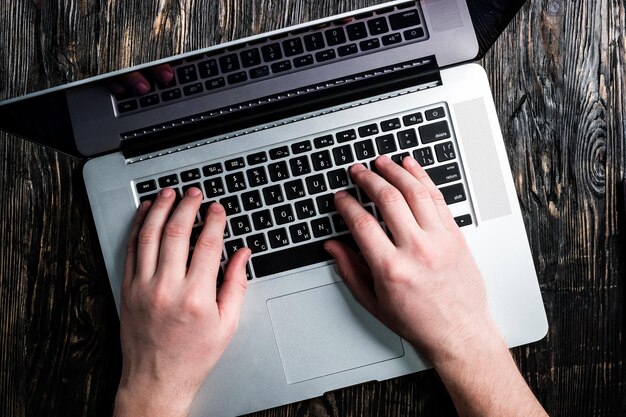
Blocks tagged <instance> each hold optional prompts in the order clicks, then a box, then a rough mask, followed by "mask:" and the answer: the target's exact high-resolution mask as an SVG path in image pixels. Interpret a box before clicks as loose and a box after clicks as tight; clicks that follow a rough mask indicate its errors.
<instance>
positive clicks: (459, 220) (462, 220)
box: [454, 214, 472, 227]
mask: <svg viewBox="0 0 626 417" xmlns="http://www.w3.org/2000/svg"><path fill="white" fill-rule="evenodd" d="M454 221H455V222H456V224H457V226H459V227H463V226H469V225H470V224H472V216H470V215H469V214H465V215H463V216H459V217H455V218H454Z"/></svg>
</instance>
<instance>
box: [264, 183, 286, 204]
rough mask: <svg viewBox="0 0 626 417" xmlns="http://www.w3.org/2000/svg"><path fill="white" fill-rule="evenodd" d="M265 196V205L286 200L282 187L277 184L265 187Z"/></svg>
mask: <svg viewBox="0 0 626 417" xmlns="http://www.w3.org/2000/svg"><path fill="white" fill-rule="evenodd" d="M263 198H264V200H265V205H267V206H272V205H274V204H278V203H282V202H284V201H285V197H284V196H283V190H282V189H281V188H280V185H277V184H276V185H271V186H269V187H265V188H263Z"/></svg>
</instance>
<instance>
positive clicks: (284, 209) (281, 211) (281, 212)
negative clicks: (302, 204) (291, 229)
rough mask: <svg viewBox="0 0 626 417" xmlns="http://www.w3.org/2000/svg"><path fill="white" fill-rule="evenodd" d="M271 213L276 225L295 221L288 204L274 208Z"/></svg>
mask: <svg viewBox="0 0 626 417" xmlns="http://www.w3.org/2000/svg"><path fill="white" fill-rule="evenodd" d="M273 212H274V219H275V220H276V224H278V225H281V224H286V223H291V222H292V221H294V220H295V217H294V215H293V209H292V208H291V205H289V204H285V205H282V206H279V207H274V210H273Z"/></svg>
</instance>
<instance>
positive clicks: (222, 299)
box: [217, 248, 251, 331]
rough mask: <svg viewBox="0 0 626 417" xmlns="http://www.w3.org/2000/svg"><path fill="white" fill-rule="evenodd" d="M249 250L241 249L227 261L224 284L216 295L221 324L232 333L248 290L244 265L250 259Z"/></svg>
mask: <svg viewBox="0 0 626 417" xmlns="http://www.w3.org/2000/svg"><path fill="white" fill-rule="evenodd" d="M250 254H251V252H250V249H248V248H241V249H239V250H238V251H237V252H235V253H234V255H233V256H232V257H231V258H230V260H229V261H228V265H227V266H226V271H224V282H223V283H222V285H221V286H220V289H219V291H218V293H217V307H218V309H219V311H220V317H221V318H222V323H223V324H224V326H226V328H229V329H231V330H232V331H234V330H235V329H236V328H237V323H238V322H239V315H240V313H241V307H242V305H243V300H244V296H245V295H246V290H247V288H248V281H247V280H246V264H247V262H248V260H249V259H250Z"/></svg>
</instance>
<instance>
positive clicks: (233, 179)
mask: <svg viewBox="0 0 626 417" xmlns="http://www.w3.org/2000/svg"><path fill="white" fill-rule="evenodd" d="M225 180H226V187H227V188H228V191H229V192H231V193H235V192H237V191H241V190H245V189H246V181H245V180H244V177H243V172H235V173H232V174H228V175H226V177H225Z"/></svg>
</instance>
